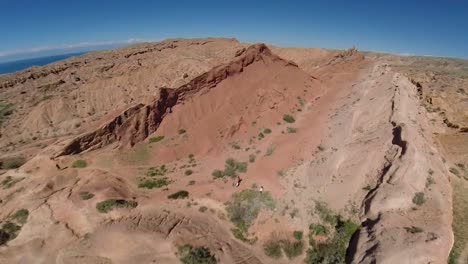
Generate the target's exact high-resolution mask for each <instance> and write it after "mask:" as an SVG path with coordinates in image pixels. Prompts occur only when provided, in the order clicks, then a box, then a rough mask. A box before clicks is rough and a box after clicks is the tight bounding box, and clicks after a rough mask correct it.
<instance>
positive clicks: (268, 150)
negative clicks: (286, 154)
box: [265, 146, 276, 156]
mask: <svg viewBox="0 0 468 264" xmlns="http://www.w3.org/2000/svg"><path fill="white" fill-rule="evenodd" d="M275 148H276V146H270V147H269V148H268V149H267V151H266V153H265V156H271V155H272V154H273V152H274V151H275Z"/></svg>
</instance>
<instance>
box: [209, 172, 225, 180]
mask: <svg viewBox="0 0 468 264" xmlns="http://www.w3.org/2000/svg"><path fill="white" fill-rule="evenodd" d="M211 175H213V177H214V178H215V179H218V178H223V177H224V172H223V171H221V170H214V171H213V173H211Z"/></svg>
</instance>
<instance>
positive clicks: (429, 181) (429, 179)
mask: <svg viewBox="0 0 468 264" xmlns="http://www.w3.org/2000/svg"><path fill="white" fill-rule="evenodd" d="M434 183H435V181H434V178H433V177H432V176H427V179H426V188H428V187H429V186H431V185H432V184H434Z"/></svg>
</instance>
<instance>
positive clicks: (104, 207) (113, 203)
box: [96, 199, 138, 214]
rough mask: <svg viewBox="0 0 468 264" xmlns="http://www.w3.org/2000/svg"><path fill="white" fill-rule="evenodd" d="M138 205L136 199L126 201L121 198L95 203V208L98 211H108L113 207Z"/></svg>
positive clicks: (133, 206)
mask: <svg viewBox="0 0 468 264" xmlns="http://www.w3.org/2000/svg"><path fill="white" fill-rule="evenodd" d="M137 206H138V202H136V201H127V200H123V199H108V200H104V201H102V202H99V203H97V204H96V209H97V210H98V211H99V212H100V213H104V214H105V213H108V212H110V211H112V210H114V208H135V207H137Z"/></svg>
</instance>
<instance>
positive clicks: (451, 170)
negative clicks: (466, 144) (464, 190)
mask: <svg viewBox="0 0 468 264" xmlns="http://www.w3.org/2000/svg"><path fill="white" fill-rule="evenodd" d="M449 171H450V172H451V173H452V174H453V175H455V176H458V177H460V172H459V171H458V170H457V169H456V168H454V167H452V168H450V169H449Z"/></svg>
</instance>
